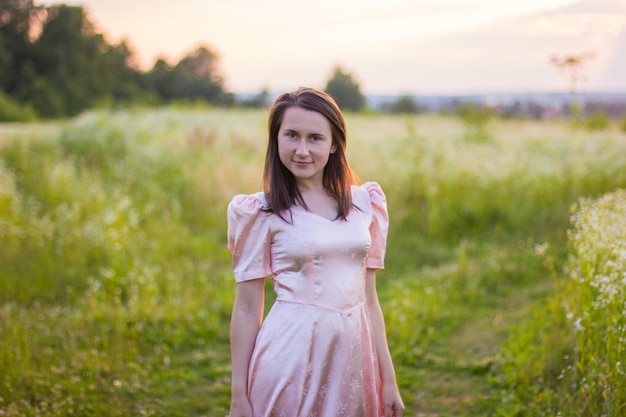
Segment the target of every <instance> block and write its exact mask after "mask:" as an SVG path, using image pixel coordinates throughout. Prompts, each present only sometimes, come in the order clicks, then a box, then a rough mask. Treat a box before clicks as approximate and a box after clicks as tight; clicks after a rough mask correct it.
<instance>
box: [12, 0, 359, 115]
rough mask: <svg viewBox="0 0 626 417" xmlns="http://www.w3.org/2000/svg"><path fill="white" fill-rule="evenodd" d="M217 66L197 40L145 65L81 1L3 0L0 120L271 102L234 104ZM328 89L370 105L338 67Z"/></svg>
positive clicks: (263, 97)
mask: <svg viewBox="0 0 626 417" xmlns="http://www.w3.org/2000/svg"><path fill="white" fill-rule="evenodd" d="M218 64H219V57H218V54H217V53H216V52H215V51H214V50H213V49H211V48H210V47H209V46H207V45H200V46H198V47H197V48H195V49H194V50H192V51H191V52H189V53H188V54H187V55H185V56H184V57H183V58H182V59H180V60H179V61H178V62H177V63H175V64H172V63H170V62H168V61H167V60H166V59H165V58H158V59H157V60H156V62H155V63H154V65H153V66H152V68H151V69H149V70H147V71H142V70H141V69H140V68H139V66H138V65H137V62H136V60H135V57H134V55H133V51H132V49H131V47H130V46H129V44H128V43H127V41H125V40H123V41H121V42H120V43H118V44H111V43H109V42H108V41H107V39H106V38H105V37H104V35H102V34H101V33H98V32H97V31H96V29H95V26H94V24H93V23H92V22H91V21H90V20H89V17H88V15H87V13H86V11H85V10H84V9H83V8H82V7H80V6H70V5H66V4H58V5H52V6H49V7H45V6H36V5H35V4H34V3H33V0H0V120H5V121H6V120H27V119H34V118H38V117H42V118H59V117H68V116H74V115H76V114H78V113H80V112H82V111H85V110H87V109H90V108H94V107H97V106H107V105H108V106H120V105H126V104H142V105H162V104H168V103H172V102H177V101H189V102H205V103H208V104H211V105H215V106H234V105H245V106H262V105H266V104H267V98H268V97H267V91H263V92H261V93H260V94H259V96H258V97H255V98H254V99H252V100H250V99H248V100H246V101H243V102H237V100H236V97H235V95H234V94H233V93H232V92H230V91H228V90H227V88H226V86H225V83H224V77H223V76H222V74H221V73H220V71H219V68H218ZM326 91H327V92H329V93H330V94H332V95H333V96H334V97H335V98H336V99H337V101H338V102H339V104H340V106H342V107H343V108H344V109H346V110H352V111H359V110H361V109H362V108H363V107H364V106H365V98H364V96H363V94H362V93H361V91H360V86H359V84H358V83H357V82H356V81H355V80H354V78H353V76H352V74H350V73H348V72H346V71H344V70H343V69H342V68H341V67H337V68H336V69H335V71H334V72H333V73H332V75H331V77H330V79H329V80H328V83H327V85H326Z"/></svg>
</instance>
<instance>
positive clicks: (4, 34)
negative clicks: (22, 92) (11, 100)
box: [0, 0, 37, 95]
mask: <svg viewBox="0 0 626 417" xmlns="http://www.w3.org/2000/svg"><path fill="white" fill-rule="evenodd" d="M36 11H37V8H36V7H35V6H34V5H33V1H32V0H0V89H1V90H2V91H4V92H5V93H6V94H9V95H14V94H15V92H16V91H17V90H18V89H19V86H20V84H21V83H22V82H23V81H24V79H23V77H22V69H23V67H24V65H26V64H27V63H28V62H29V61H30V60H31V53H32V50H31V49H32V48H31V43H30V33H31V26H32V25H31V22H32V21H33V16H34V15H35V14H36ZM28 81H30V80H26V82H28Z"/></svg>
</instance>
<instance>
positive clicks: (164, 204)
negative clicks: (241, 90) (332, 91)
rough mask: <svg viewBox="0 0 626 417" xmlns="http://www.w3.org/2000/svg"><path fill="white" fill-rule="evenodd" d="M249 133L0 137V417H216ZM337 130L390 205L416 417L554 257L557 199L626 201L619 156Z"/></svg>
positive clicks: (367, 122) (76, 126) (192, 118)
mask: <svg viewBox="0 0 626 417" xmlns="http://www.w3.org/2000/svg"><path fill="white" fill-rule="evenodd" d="M265 117H266V116H265V114H264V112H260V111H237V110H229V111H227V110H220V109H202V108H168V109H160V110H150V111H141V110H134V111H125V112H113V113H106V112H94V113H87V114H85V115H83V116H81V117H80V118H78V119H75V120H73V121H70V122H67V123H64V124H61V125H59V126H51V127H46V128H45V129H44V130H40V129H37V128H36V126H35V128H33V126H24V127H23V128H22V129H19V128H17V129H16V128H11V129H10V130H4V132H9V134H5V136H4V138H3V143H2V145H1V146H0V265H2V268H0V411H1V412H2V413H3V414H4V415H10V416H17V415H25V416H38V415H46V416H61V415H70V414H76V415H93V416H96V415H98V416H99V415H153V416H176V415H186V416H187V415H208V416H213V415H224V414H225V413H226V412H227V407H228V399H229V369H230V368H229V350H228V321H229V316H230V308H231V305H232V297H233V293H234V282H233V280H232V277H231V273H230V254H229V253H228V251H227V249H226V245H225V241H226V222H225V210H226V205H227V203H228V201H229V200H230V198H232V196H233V195H234V194H236V193H250V192H254V191H257V190H258V189H259V186H260V181H261V178H260V174H261V172H262V165H263V157H264V148H265V130H266V127H265ZM348 125H349V131H350V139H349V148H348V150H349V158H350V161H351V163H352V164H353V166H354V168H355V169H356V171H357V172H358V173H359V174H360V176H361V178H362V179H363V180H375V181H379V182H380V183H381V185H382V186H383V188H384V190H385V191H386V193H387V197H388V201H389V208H390V215H391V219H392V229H391V232H390V239H389V250H388V254H387V262H386V263H387V269H385V270H384V271H381V273H380V283H381V284H380V286H381V289H380V294H381V301H382V303H383V305H384V307H385V314H386V316H387V320H388V330H389V334H390V340H391V345H392V350H393V353H394V356H395V357H396V358H397V362H398V373H399V375H400V376H401V384H402V388H403V390H404V391H405V392H406V395H405V396H406V399H407V404H408V405H409V407H413V408H415V407H416V406H417V404H418V403H419V402H420V400H419V398H418V396H417V395H415V392H416V390H419V389H422V387H423V385H421V384H422V383H421V382H420V381H419V379H418V378H415V372H416V367H417V366H420V365H421V364H423V363H425V362H424V361H428V360H430V359H428V358H429V357H430V356H429V355H430V354H429V353H428V352H429V349H431V348H432V347H433V346H436V345H437V344H441V343H442V340H443V338H445V337H446V335H450V334H453V333H454V332H455V331H456V330H458V329H459V328H460V326H462V325H463V323H464V322H465V321H466V320H467V319H468V316H471V317H474V318H475V317H477V316H478V315H479V314H480V313H481V311H484V309H485V308H489V306H493V305H496V304H497V303H499V302H500V301H499V299H501V298H503V297H509V296H511V295H512V294H515V292H516V291H517V290H519V289H520V288H524V287H525V286H528V285H529V283H533V282H534V283H537V282H542V281H543V280H546V279H547V273H546V271H545V269H544V268H543V266H542V264H541V262H542V261H541V258H540V257H538V256H537V254H536V253H535V246H536V245H543V244H544V243H545V242H549V243H550V244H553V245H554V246H558V244H559V243H563V244H564V243H565V230H566V228H567V226H568V215H569V213H568V208H569V206H570V205H571V204H572V203H573V202H575V201H577V200H578V199H579V198H580V197H584V196H588V197H593V196H598V195H600V194H602V193H605V192H609V191H612V190H614V189H616V188H618V187H625V186H626V139H625V137H624V134H623V133H621V132H619V131H617V130H615V131H606V132H593V133H584V134H583V133H581V132H578V133H576V132H574V133H573V134H572V130H571V128H570V127H569V126H567V125H560V124H559V123H558V122H554V123H545V124H540V123H537V122H526V121H498V120H493V121H491V122H490V124H489V132H488V133H489V134H488V135H487V136H486V139H485V140H481V141H475V140H468V136H467V132H466V131H465V126H464V124H463V123H462V122H461V121H459V120H457V119H454V118H449V117H439V116H411V117H402V116H382V115H348ZM0 133H2V130H0ZM268 297H269V298H268V301H269V299H270V298H271V297H270V296H268ZM460 355H461V356H462V353H460ZM459 363H460V364H461V365H460V366H461V367H462V372H464V371H463V370H467V371H468V372H477V370H478V369H481V371H480V372H483V371H482V370H485V369H487V368H486V367H484V366H483V365H481V364H477V365H471V364H470V365H468V364H467V362H466V361H465V362H463V361H462V360H460V359H459Z"/></svg>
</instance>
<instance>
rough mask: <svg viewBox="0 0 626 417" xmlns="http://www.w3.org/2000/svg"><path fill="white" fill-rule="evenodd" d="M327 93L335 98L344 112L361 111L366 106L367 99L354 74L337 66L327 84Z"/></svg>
mask: <svg viewBox="0 0 626 417" xmlns="http://www.w3.org/2000/svg"><path fill="white" fill-rule="evenodd" d="M325 91H326V92H327V93H328V94H330V95H331V96H332V97H334V98H335V100H336V101H337V104H338V105H339V107H341V108H342V109H344V110H352V111H360V110H362V109H363V107H364V106H365V97H364V96H363V94H361V88H360V86H359V84H358V83H357V82H356V81H355V80H354V78H353V76H352V74H350V73H348V72H345V71H344V70H343V69H342V68H341V67H340V66H337V67H336V68H335V70H334V72H333V75H332V76H331V77H330V79H329V80H328V82H327V84H326V89H325Z"/></svg>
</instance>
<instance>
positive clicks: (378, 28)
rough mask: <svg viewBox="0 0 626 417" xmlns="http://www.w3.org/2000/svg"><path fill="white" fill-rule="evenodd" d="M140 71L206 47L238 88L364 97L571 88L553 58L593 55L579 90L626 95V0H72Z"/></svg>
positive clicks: (227, 80)
mask: <svg viewBox="0 0 626 417" xmlns="http://www.w3.org/2000/svg"><path fill="white" fill-rule="evenodd" d="M55 3H65V4H72V5H80V6H83V7H84V8H85V9H86V10H87V12H88V16H89V19H90V20H91V21H92V22H93V23H94V24H95V25H96V29H97V30H98V31H99V32H101V33H103V34H104V35H105V37H106V39H107V41H108V42H109V43H113V44H115V43H118V42H120V41H121V40H126V41H127V43H128V44H129V45H130V46H131V49H132V50H133V51H134V55H135V56H136V58H137V61H138V64H139V65H140V67H141V68H143V69H149V68H150V67H151V66H152V65H153V64H154V62H155V61H156V59H157V58H159V57H163V58H165V59H166V60H168V62H170V63H171V64H175V63H176V62H178V60H179V59H181V58H182V57H183V56H185V55H186V54H188V53H190V52H192V51H193V50H195V49H196V48H197V47H198V46H200V45H206V46H208V47H209V48H210V49H211V50H213V51H215V52H216V53H217V54H218V56H219V68H220V72H221V74H222V75H223V77H224V80H225V86H226V88H227V89H228V90H230V91H233V92H236V93H257V92H260V91H261V90H262V89H265V88H267V89H268V90H270V91H273V92H282V91H286V90H290V89H293V88H296V87H299V86H310V87H317V88H323V87H324V86H325V84H326V81H327V80H328V79H329V78H330V76H331V75H332V72H333V70H334V68H335V67H337V66H341V68H342V69H343V70H344V71H346V72H349V73H351V74H352V76H353V77H354V79H355V80H356V81H357V82H358V83H359V85H360V87H361V91H362V92H364V93H365V94H420V95H427V94H435V95H437V94H480V93H534V92H560V91H568V89H569V84H568V81H567V77H566V74H564V73H563V72H561V71H559V70H558V69H557V68H556V67H555V66H554V64H552V63H551V60H550V59H551V57H553V56H557V57H564V56H573V55H576V56H578V55H581V54H586V53H592V54H593V58H591V59H588V60H586V61H585V62H586V65H585V66H584V68H583V72H582V75H583V77H582V79H581V81H582V82H581V84H580V86H579V91H602V92H622V93H623V92H626V0H498V1H493V0H179V1H176V2H174V1H172V0H67V1H61V2H59V1H43V2H39V3H36V4H44V5H51V4H55Z"/></svg>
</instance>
